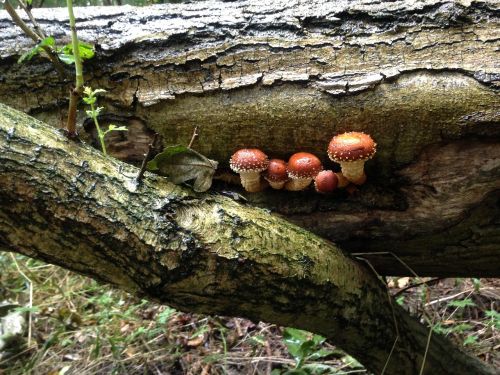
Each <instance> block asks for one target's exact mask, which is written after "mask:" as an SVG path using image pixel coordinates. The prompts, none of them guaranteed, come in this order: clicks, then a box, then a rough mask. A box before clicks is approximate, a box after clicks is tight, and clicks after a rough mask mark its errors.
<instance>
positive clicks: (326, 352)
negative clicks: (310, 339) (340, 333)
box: [307, 349, 336, 361]
mask: <svg viewBox="0 0 500 375" xmlns="http://www.w3.org/2000/svg"><path fill="white" fill-rule="evenodd" d="M335 353H336V352H335V350H330V349H318V350H316V351H315V352H314V353H312V354H311V355H309V357H307V359H309V360H312V361H315V360H317V359H320V358H325V357H328V356H330V355H333V354H335Z"/></svg>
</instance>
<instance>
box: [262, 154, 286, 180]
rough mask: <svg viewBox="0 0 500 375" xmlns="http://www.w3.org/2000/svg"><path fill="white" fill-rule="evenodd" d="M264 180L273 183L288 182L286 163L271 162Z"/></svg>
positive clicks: (280, 161)
mask: <svg viewBox="0 0 500 375" xmlns="http://www.w3.org/2000/svg"><path fill="white" fill-rule="evenodd" d="M264 178H265V179H266V180H268V181H271V182H285V181H286V180H288V174H287V173H286V162H285V161H284V160H281V159H271V160H269V165H268V166H267V170H266V174H265V176H264Z"/></svg>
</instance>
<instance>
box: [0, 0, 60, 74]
mask: <svg viewBox="0 0 500 375" xmlns="http://www.w3.org/2000/svg"><path fill="white" fill-rule="evenodd" d="M4 9H5V10H6V11H7V13H9V15H10V18H12V21H13V22H14V23H15V24H16V25H17V26H19V27H20V28H21V30H23V31H24V33H25V34H26V35H27V36H29V37H30V38H31V39H33V41H34V42H35V43H40V42H41V41H42V38H40V36H39V35H38V34H37V33H35V32H34V31H33V30H31V29H30V28H29V26H28V25H26V23H25V22H24V21H23V20H22V19H21V17H19V14H17V12H16V10H15V9H14V8H13V7H12V5H11V4H10V2H9V1H8V0H5V3H4ZM42 48H43V50H44V51H45V53H46V54H47V57H48V58H49V60H50V61H51V62H52V64H54V67H55V68H56V70H57V73H59V75H60V76H61V78H66V77H67V73H66V71H65V70H64V67H63V66H62V64H61V62H60V61H59V58H58V57H57V55H56V54H55V53H54V51H53V50H52V48H50V47H49V46H42Z"/></svg>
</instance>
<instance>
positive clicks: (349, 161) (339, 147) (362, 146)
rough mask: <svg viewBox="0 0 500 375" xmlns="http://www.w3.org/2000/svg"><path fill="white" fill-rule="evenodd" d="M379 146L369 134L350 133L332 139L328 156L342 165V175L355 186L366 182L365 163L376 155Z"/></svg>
mask: <svg viewBox="0 0 500 375" xmlns="http://www.w3.org/2000/svg"><path fill="white" fill-rule="evenodd" d="M376 146H377V144H376V143H375V142H374V141H373V139H372V137H370V136H369V135H368V134H365V133H360V132H348V133H343V134H340V135H337V136H335V137H333V138H332V140H331V141H330V144H329V145H328V156H329V157H330V159H331V160H333V161H335V162H337V163H340V167H341V168H342V174H343V175H344V177H345V178H347V179H348V180H349V181H351V182H352V183H354V184H357V185H361V184H363V183H364V182H365V181H366V176H365V173H364V171H363V167H364V165H365V161H367V160H368V159H371V158H372V157H373V155H375V152H376Z"/></svg>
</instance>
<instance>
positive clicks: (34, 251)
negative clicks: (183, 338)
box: [0, 105, 493, 375]
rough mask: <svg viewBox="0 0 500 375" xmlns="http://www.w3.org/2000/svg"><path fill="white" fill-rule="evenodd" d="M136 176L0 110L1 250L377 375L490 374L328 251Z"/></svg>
mask: <svg viewBox="0 0 500 375" xmlns="http://www.w3.org/2000/svg"><path fill="white" fill-rule="evenodd" d="M136 173H137V169H136V168H133V167H129V166H126V165H124V164H122V163H121V162H119V161H116V160H111V159H109V158H104V157H103V156H102V155H101V154H100V153H99V152H98V151H97V150H95V149H91V148H90V147H89V146H86V145H82V144H75V143H74V142H70V141H69V140H67V139H66V138H65V137H63V136H62V135H61V134H59V133H58V132H57V131H56V130H54V129H53V128H51V127H49V126H48V125H45V124H43V123H40V122H38V121H36V120H34V119H32V118H30V117H28V116H26V115H24V114H22V113H20V112H17V111H15V110H13V109H11V108H8V107H6V106H4V105H0V247H1V248H6V249H8V250H10V251H16V252H19V253H22V254H25V255H28V256H31V257H35V258H39V259H42V260H45V261H48V262H51V263H55V264H58V265H61V266H63V267H66V268H68V269H71V270H74V271H76V272H79V273H82V274H86V275H89V276H91V277H94V278H96V279H98V280H101V281H104V282H108V283H111V284H113V285H115V286H118V287H120V288H122V289H125V290H128V291H130V292H133V293H136V294H141V295H143V296H146V297H148V298H151V299H155V300H158V301H161V302H164V303H168V304H170V305H172V306H174V307H176V308H179V309H181V310H190V311H196V312H203V313H209V314H222V315H238V316H245V317H249V318H252V319H260V320H265V321H269V322H275V323H278V324H281V325H287V326H294V327H298V328H302V329H306V330H309V331H313V332H317V333H320V334H322V335H325V336H326V337H328V338H329V339H330V340H332V341H333V342H334V343H336V344H338V345H339V346H341V347H342V348H343V349H345V350H346V351H348V352H349V353H351V354H352V355H354V356H355V357H357V358H358V359H359V360H360V361H361V362H362V363H364V364H365V365H366V366H367V367H368V368H369V369H371V371H373V372H375V373H380V372H381V370H382V368H384V366H385V365H386V364H387V367H386V374H415V373H417V371H418V370H417V369H419V368H420V367H421V366H422V360H423V358H424V354H426V355H427V360H426V363H425V368H426V371H427V372H428V373H432V374H454V375H456V374H471V373H474V374H493V370H491V369H488V368H487V367H486V366H485V365H484V364H482V363H481V362H479V361H478V360H476V359H473V358H470V357H468V356H465V355H463V353H461V352H460V351H459V350H457V349H455V348H453V347H452V346H451V345H450V343H449V342H448V341H446V340H445V339H444V338H442V337H440V336H438V335H436V334H435V335H432V339H431V342H430V347H429V350H428V351H427V350H426V345H427V337H428V328H426V327H424V326H423V325H420V324H419V323H418V322H417V321H415V320H414V319H412V318H411V317H410V316H408V314H407V313H406V312H405V311H403V310H402V309H401V308H400V307H399V306H397V305H396V304H394V303H392V300H391V299H390V298H389V297H388V294H387V291H386V289H385V287H384V286H383V285H382V284H381V283H380V281H379V280H378V279H377V278H376V277H375V276H374V275H373V273H372V272H371V271H370V270H369V269H367V268H365V267H363V266H361V265H360V264H358V263H356V262H355V261H353V260H351V259H350V258H348V257H346V256H345V255H344V254H343V253H342V252H341V251H340V250H339V249H338V248H337V247H336V246H335V245H333V244H332V243H330V242H328V241H325V240H323V239H321V238H319V237H317V236H315V235H313V234H311V233H309V232H307V231H305V230H303V229H301V228H299V227H297V226H295V225H293V224H290V223H288V222H286V221H284V220H282V219H280V218H278V217H276V216H273V215H270V214H269V213H268V212H266V211H264V210H260V209H256V208H252V207H250V206H247V205H241V204H238V203H237V202H235V201H233V200H232V199H229V198H227V197H222V196H219V195H216V194H195V193H193V192H192V191H190V190H189V189H185V188H181V187H179V186H175V185H172V184H171V183H169V182H168V181H166V180H165V179H164V178H160V177H157V176H153V175H151V174H147V175H146V178H145V179H144V180H143V183H142V184H140V185H138V184H136V183H135V176H136ZM396 339H397V344H396V345H394V343H395V340H396ZM391 348H392V349H393V351H392V354H391V355H389V353H390V352H391Z"/></svg>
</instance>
